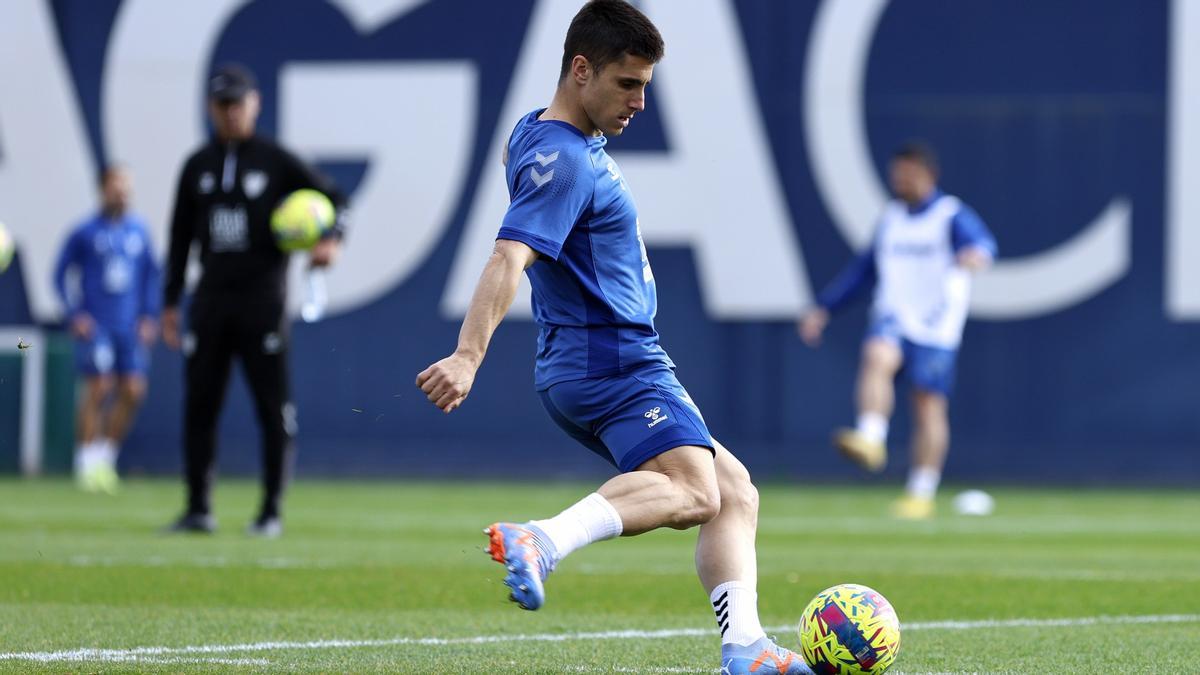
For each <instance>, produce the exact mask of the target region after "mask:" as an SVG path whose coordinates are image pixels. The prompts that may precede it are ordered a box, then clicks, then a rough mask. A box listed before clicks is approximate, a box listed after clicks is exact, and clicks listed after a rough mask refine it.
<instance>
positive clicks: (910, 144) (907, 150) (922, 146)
mask: <svg viewBox="0 0 1200 675" xmlns="http://www.w3.org/2000/svg"><path fill="white" fill-rule="evenodd" d="M892 159H907V160H909V161H912V162H917V163H918V164H921V165H922V166H924V167H925V168H926V169H929V173H932V174H933V175H934V176H937V175H938V173H939V172H940V171H941V167H940V166H938V158H937V153H936V152H934V150H933V146H931V145H929V144H928V143H926V142H925V141H917V140H913V141H905V142H904V143H902V144H900V147H898V148H896V151H895V152H893V153H892Z"/></svg>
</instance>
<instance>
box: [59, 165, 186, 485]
mask: <svg viewBox="0 0 1200 675" xmlns="http://www.w3.org/2000/svg"><path fill="white" fill-rule="evenodd" d="M131 185H132V183H131V180H130V176H129V172H128V171H127V170H125V169H124V168H123V167H120V166H110V167H107V168H106V169H105V170H104V171H103V172H102V173H101V176H100V192H101V201H102V203H101V208H100V212H99V213H97V214H95V215H94V216H92V217H91V218H89V219H87V220H85V221H84V222H83V223H81V224H79V225H78V226H76V227H75V229H74V230H73V231H72V232H71V234H70V236H69V238H68V239H67V241H66V244H65V245H64V246H63V248H62V252H61V253H60V254H59V256H58V264H57V265H56V266H55V269H54V284H55V287H56V288H57V289H58V294H59V297H60V298H61V299H62V302H63V305H64V306H65V307H66V315H67V320H68V322H69V325H70V329H71V333H72V334H73V335H74V336H75V339H76V348H75V354H76V366H77V368H78V370H79V372H80V373H81V374H82V375H83V377H84V382H85V387H86V388H85V391H84V395H83V396H82V397H81V398H80V400H79V410H78V417H77V420H78V421H77V424H78V429H77V430H76V432H77V437H78V442H79V445H78V447H77V448H76V453H75V477H76V480H77V481H78V482H79V485H80V487H82V488H83V489H85V490H88V491H103V492H109V493H111V492H114V491H115V490H116V489H117V484H118V479H117V472H116V457H117V452H118V449H119V448H120V445H121V442H122V441H123V440H124V439H125V434H126V432H128V431H129V426H130V423H131V422H132V421H133V417H134V415H135V413H136V412H137V409H138V406H139V405H141V402H142V398H143V397H144V396H145V394H146V369H147V368H148V367H149V364H150V361H149V356H148V353H147V348H148V347H149V346H150V344H151V343H152V342H153V341H154V340H155V338H156V337H157V333H158V314H159V297H160V295H161V293H162V290H161V288H160V273H159V268H158V263H157V262H155V260H154V250H153V247H152V246H151V243H150V236H149V234H148V233H147V228H146V225H145V223H144V222H143V221H142V219H141V218H140V217H138V216H137V215H135V214H132V213H130V212H129V198H130V191H131ZM70 271H74V272H75V273H77V275H78V285H77V286H75V285H72V284H68V272H70ZM114 394H115V397H114ZM112 398H115V400H112V401H111V405H110V399H112Z"/></svg>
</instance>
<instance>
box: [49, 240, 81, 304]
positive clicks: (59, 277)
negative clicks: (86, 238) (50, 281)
mask: <svg viewBox="0 0 1200 675" xmlns="http://www.w3.org/2000/svg"><path fill="white" fill-rule="evenodd" d="M75 238H76V232H75V231H72V232H71V234H69V235H67V240H66V241H65V242H64V243H63V247H62V249H61V250H60V251H59V252H58V262H57V263H55V265H54V289H55V290H56V291H58V299H59V300H60V301H62V305H63V310H64V311H65V312H66V317H67V319H70V318H72V317H73V316H74V314H75V312H77V311H79V307H76V306H75V305H74V304H72V302H71V293H70V291H69V290H68V289H67V270H69V269H71V267H73V266H75V265H76V264H77V255H76V246H75Z"/></svg>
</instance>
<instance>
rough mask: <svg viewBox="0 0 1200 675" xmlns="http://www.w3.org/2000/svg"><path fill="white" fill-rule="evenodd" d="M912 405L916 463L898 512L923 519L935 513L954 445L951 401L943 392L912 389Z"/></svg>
mask: <svg viewBox="0 0 1200 675" xmlns="http://www.w3.org/2000/svg"><path fill="white" fill-rule="evenodd" d="M912 409H913V436H912V465H911V467H910V468H909V472H908V483H907V485H906V487H905V491H904V497H903V498H902V499H901V500H900V501H898V502H896V505H895V507H894V514H895V515H896V516H898V517H901V518H917V519H919V518H928V517H929V516H932V515H933V511H934V501H933V498H934V497H935V496H936V495H937V489H938V484H939V483H940V482H941V479H942V467H943V466H944V465H945V463H946V453H947V450H948V449H949V447H950V421H949V404H948V401H947V399H946V396H945V395H943V394H941V393H939V392H934V391H924V390H920V389H916V390H914V391H913V393H912Z"/></svg>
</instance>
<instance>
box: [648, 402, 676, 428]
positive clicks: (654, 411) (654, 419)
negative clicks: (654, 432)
mask: <svg viewBox="0 0 1200 675" xmlns="http://www.w3.org/2000/svg"><path fill="white" fill-rule="evenodd" d="M643 417H645V418H646V419H648V420H650V423H649V424H647V425H646V426H647V427H649V428H651V429H653V428H654V427H656V426H658V423H659V422H666V421H667V420H669V419H671V418H670V417H668V416H667V415H666V414H664V413H663V411H662V407H661V406H657V405H656V406H654V407H653V408H651V409H649V410H647V411H646V413H645V415H643Z"/></svg>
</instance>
